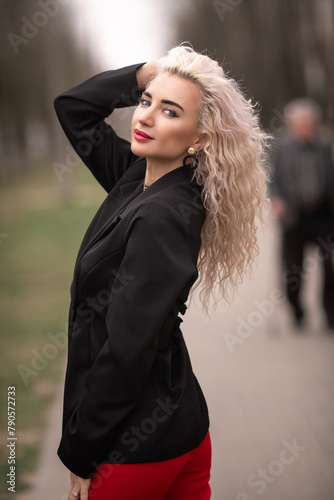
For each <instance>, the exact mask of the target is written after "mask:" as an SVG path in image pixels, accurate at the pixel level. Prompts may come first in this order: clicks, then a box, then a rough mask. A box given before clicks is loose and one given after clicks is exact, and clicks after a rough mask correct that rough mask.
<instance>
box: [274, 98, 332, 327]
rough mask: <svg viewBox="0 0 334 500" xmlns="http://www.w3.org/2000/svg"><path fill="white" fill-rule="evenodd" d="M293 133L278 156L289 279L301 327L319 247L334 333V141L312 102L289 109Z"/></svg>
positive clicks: (277, 202) (278, 210)
mask: <svg viewBox="0 0 334 500" xmlns="http://www.w3.org/2000/svg"><path fill="white" fill-rule="evenodd" d="M285 118H286V121H287V130H286V132H285V133H284V134H283V135H282V137H281V138H280V140H279V141H278V145H277V148H276V151H275V154H274V161H273V165H274V175H273V183H272V185H271V197H272V200H271V202H272V210H273V213H274V215H276V216H278V217H279V220H280V223H281V228H282V258H283V264H284V273H283V281H284V283H285V285H286V293H287V297H288V300H289V302H290V304H291V306H292V312H293V317H294V320H295V324H296V326H297V327H300V326H302V325H303V324H304V320H305V311H304V307H303V304H302V303H301V298H300V296H301V289H302V284H303V278H304V271H305V269H304V268H303V261H304V258H305V249H306V247H307V245H309V244H314V245H317V254H316V255H318V258H317V260H318V261H319V262H322V265H323V271H324V272H323V274H324V276H323V291H322V303H323V308H324V312H325V315H326V319H327V325H328V327H329V329H330V330H331V331H332V330H333V329H334V270H333V228H334V164H333V151H332V146H331V143H330V142H329V141H328V140H326V139H325V138H324V136H323V135H322V134H321V133H320V130H319V124H320V119H321V112H320V108H319V106H318V105H317V104H316V103H315V102H314V101H312V100H310V99H296V100H295V101H292V102H291V103H290V104H288V105H287V106H286V109H285Z"/></svg>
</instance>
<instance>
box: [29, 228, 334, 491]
mask: <svg viewBox="0 0 334 500" xmlns="http://www.w3.org/2000/svg"><path fill="white" fill-rule="evenodd" d="M260 241H261V253H260V258H259V266H258V269H257V271H256V273H255V275H254V279H253V280H246V281H245V283H244V284H243V286H242V287H241V289H240V294H239V296H237V297H236V299H235V301H234V303H233V305H232V306H231V307H230V308H222V307H221V306H220V307H219V308H218V310H217V311H216V312H215V314H213V315H212V319H211V321H208V320H206V319H205V318H204V317H203V315H202V314H201V313H200V311H199V309H198V308H197V307H196V304H192V305H191V307H190V308H189V310H188V312H187V316H186V319H185V321H184V323H183V324H182V326H183V332H184V335H185V337H186V340H187V344H188V348H189V351H190V355H191V358H192V362H193V368H194V371H195V373H196V375H197V378H198V379H199V381H200V383H201V386H202V389H203V391H204V393H205V395H206V399H207V402H208V406H209V409H210V417H211V438H212V443H213V466H212V480H211V485H212V500H254V499H258V498H259V499H261V500H283V499H284V500H333V498H334V474H333V471H334V435H333V422H334V398H333V386H334V370H333V364H334V334H329V333H328V332H326V331H325V330H324V329H323V327H322V321H323V318H322V315H321V312H320V307H319V304H318V303H317V300H316V299H315V297H316V295H317V290H318V289H319V284H320V273H319V272H318V270H317V269H315V267H317V266H316V265H317V264H318V263H317V259H316V254H315V253H314V252H313V251H312V249H311V250H310V253H309V255H308V257H307V267H308V270H309V271H308V273H307V287H306V289H305V302H306V303H307V304H308V308H309V311H310V322H309V326H308V327H307V328H306V329H305V330H304V331H300V332H296V331H294V329H293V328H292V327H291V324H290V317H289V314H288V308H287V306H286V303H285V300H284V298H283V299H282V295H281V294H280V288H281V280H280V274H279V271H277V266H276V265H275V263H276V262H277V252H278V246H279V241H278V235H277V230H276V228H275V225H274V224H271V226H270V229H269V230H268V231H267V232H266V235H265V236H262V237H261V240H260ZM60 418H61V417H60V398H59V397H57V401H55V405H54V408H53V409H52V411H51V420H50V426H49V429H50V430H49V432H48V433H47V436H46V440H45V444H44V449H43V451H42V455H41V462H40V467H39V470H38V471H37V475H36V487H35V490H34V492H33V493H32V495H31V497H30V499H29V500H46V499H47V500H65V499H66V494H65V493H66V491H67V486H68V478H67V473H66V471H65V470H64V469H63V468H62V466H61V464H60V462H59V461H58V459H57V457H56V454H55V451H56V447H57V444H58V440H59V432H60ZM134 500H135V499H134ZM147 500H154V499H147Z"/></svg>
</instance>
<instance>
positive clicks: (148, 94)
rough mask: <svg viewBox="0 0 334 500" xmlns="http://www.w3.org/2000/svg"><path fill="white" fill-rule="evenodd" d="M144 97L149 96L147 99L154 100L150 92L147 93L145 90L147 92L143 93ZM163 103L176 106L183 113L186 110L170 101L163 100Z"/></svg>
mask: <svg viewBox="0 0 334 500" xmlns="http://www.w3.org/2000/svg"><path fill="white" fill-rule="evenodd" d="M143 95H147V97H149V98H150V99H152V95H151V94H150V93H149V92H147V91H146V90H145V92H143ZM161 102H162V103H163V104H171V105H172V106H176V107H177V108H179V109H181V110H182V111H184V109H183V108H182V106H180V104H178V103H177V102H174V101H170V100H169V99H161Z"/></svg>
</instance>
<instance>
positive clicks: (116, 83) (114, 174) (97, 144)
mask: <svg viewBox="0 0 334 500" xmlns="http://www.w3.org/2000/svg"><path fill="white" fill-rule="evenodd" d="M137 70H138V71H139V73H138V75H139V78H138V82H137ZM151 74H152V65H151V63H149V64H144V66H143V64H142V63H141V64H136V65H133V66H129V67H126V68H121V69H118V70H112V71H105V72H103V73H99V74H98V75H96V76H93V77H92V78H89V79H88V80H86V81H84V82H83V83H81V84H79V85H77V86H76V87H74V88H72V89H70V90H68V91H67V92H64V93H63V94H61V95H59V96H58V97H56V99H55V101H54V106H55V109H56V113H57V116H58V119H59V121H60V124H61V126H62V128H63V130H64V132H65V134H66V136H67V137H68V139H69V141H70V143H71V144H72V146H73V147H74V149H75V151H76V152H77V153H78V155H79V156H80V158H81V159H82V161H83V162H84V163H85V164H86V165H87V167H88V168H89V169H90V171H91V172H92V174H93V175H94V176H95V177H96V179H97V180H98V181H99V183H100V184H101V185H102V186H103V187H104V189H105V190H106V191H108V192H109V191H110V190H111V189H112V187H113V186H114V185H115V184H116V182H117V181H118V180H119V178H120V177H121V176H122V175H123V173H124V171H125V170H126V169H127V168H128V167H129V165H130V164H131V163H132V162H133V161H134V160H135V159H136V156H135V155H133V153H132V152H131V148H130V143H129V142H128V141H126V140H124V139H121V138H120V137H118V136H117V134H116V133H115V131H114V130H113V129H112V127H110V125H108V124H106V122H105V118H106V117H107V116H109V115H110V113H111V112H112V111H113V110H114V109H115V108H124V107H127V106H133V105H135V104H136V103H137V101H138V97H139V96H140V94H141V89H142V88H143V87H144V86H145V85H146V83H145V81H146V80H147V79H148V78H149V77H150V75H151Z"/></svg>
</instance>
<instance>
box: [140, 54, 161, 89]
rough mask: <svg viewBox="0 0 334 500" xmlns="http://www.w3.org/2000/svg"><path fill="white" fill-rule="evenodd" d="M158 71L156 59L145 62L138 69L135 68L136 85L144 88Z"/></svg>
mask: <svg viewBox="0 0 334 500" xmlns="http://www.w3.org/2000/svg"><path fill="white" fill-rule="evenodd" d="M157 71H158V61H151V62H148V63H145V64H144V65H143V66H141V67H140V68H139V69H137V72H136V77H137V82H138V86H139V87H140V88H141V89H144V88H145V87H146V85H147V84H148V82H149V81H150V80H151V79H152V78H153V77H154V75H155V74H156V73H157Z"/></svg>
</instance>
